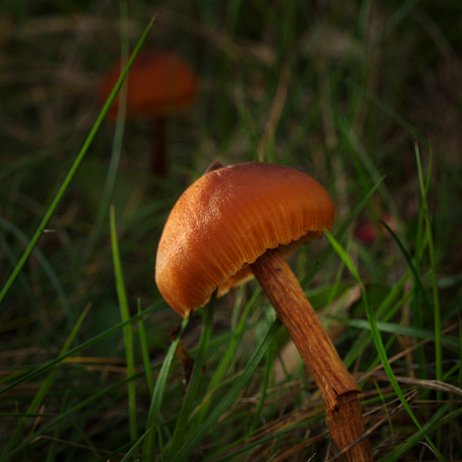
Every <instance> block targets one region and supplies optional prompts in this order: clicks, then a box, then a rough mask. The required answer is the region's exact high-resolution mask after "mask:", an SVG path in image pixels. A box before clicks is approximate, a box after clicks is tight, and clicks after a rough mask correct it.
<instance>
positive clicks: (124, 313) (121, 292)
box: [109, 206, 138, 441]
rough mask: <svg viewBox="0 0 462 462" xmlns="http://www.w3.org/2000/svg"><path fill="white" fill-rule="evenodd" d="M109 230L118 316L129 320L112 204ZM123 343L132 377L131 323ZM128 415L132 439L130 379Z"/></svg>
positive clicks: (134, 428)
mask: <svg viewBox="0 0 462 462" xmlns="http://www.w3.org/2000/svg"><path fill="white" fill-rule="evenodd" d="M109 219H110V230H111V246H112V257H113V263H114V276H115V282H116V289H117V298H118V300H119V308H120V317H121V319H122V321H129V320H130V310H129V308H128V300H127V292H126V290H125V282H124V276H123V271H122V264H121V261H120V253H119V244H118V240H117V230H116V218H115V210H114V206H111V208H110V211H109ZM122 332H123V336H124V344H125V358H126V361H127V375H128V376H129V377H132V376H134V375H135V353H134V348H133V327H132V324H131V323H129V322H127V324H126V325H125V326H124V327H123V328H122ZM128 415H129V427H130V437H131V439H132V441H134V440H135V439H136V438H137V433H138V431H137V418H136V383H135V382H134V381H131V382H129V383H128Z"/></svg>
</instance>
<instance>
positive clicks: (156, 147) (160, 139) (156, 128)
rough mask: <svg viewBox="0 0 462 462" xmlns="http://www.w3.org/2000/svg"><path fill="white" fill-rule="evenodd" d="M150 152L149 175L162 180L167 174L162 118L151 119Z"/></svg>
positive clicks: (165, 141)
mask: <svg viewBox="0 0 462 462" xmlns="http://www.w3.org/2000/svg"><path fill="white" fill-rule="evenodd" d="M152 127H153V134H152V140H153V141H152V152H151V173H152V174H153V175H155V176H158V177H161V178H164V177H166V176H167V172H168V162H167V140H166V136H167V135H166V130H167V127H166V120H165V117H164V116H157V117H153V119H152Z"/></svg>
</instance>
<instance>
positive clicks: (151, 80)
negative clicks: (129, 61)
mask: <svg viewBox="0 0 462 462" xmlns="http://www.w3.org/2000/svg"><path fill="white" fill-rule="evenodd" d="M120 72H121V63H120V62H118V63H117V64H116V65H115V66H114V67H113V68H112V70H111V71H110V72H109V73H108V75H107V76H106V78H105V79H104V81H103V84H102V86H101V96H102V98H103V99H106V98H107V97H108V95H109V93H110V92H111V91H112V88H113V87H114V85H115V83H116V82H117V79H118V78H119V76H120ZM197 80H198V79H197V77H196V75H195V74H194V72H193V71H192V69H191V67H190V66H189V65H188V63H186V61H185V60H184V59H183V58H181V57H180V56H177V55H175V54H173V53H169V52H166V51H142V52H140V54H139V55H138V56H137V58H136V60H135V62H134V63H133V66H132V68H131V69H130V72H129V74H128V87H127V115H128V116H130V117H151V116H159V115H166V114H172V113H178V112H182V111H184V110H186V109H188V108H189V107H190V106H191V105H192V103H193V102H194V99H195V97H196V94H197V87H198V82H197ZM117 104H118V103H117V99H116V100H115V101H114V104H113V105H112V107H111V109H110V112H109V115H110V116H111V117H114V116H115V115H116V114H117Z"/></svg>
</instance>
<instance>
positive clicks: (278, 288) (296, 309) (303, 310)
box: [251, 250, 372, 462]
mask: <svg viewBox="0 0 462 462" xmlns="http://www.w3.org/2000/svg"><path fill="white" fill-rule="evenodd" d="M251 268H252V271H253V273H254V275H255V277H256V278H257V280H258V281H259V283H260V285H261V286H262V287H263V290H264V291H265V293H266V295H267V296H268V298H269V299H270V301H271V303H272V304H273V306H274V308H275V310H276V312H277V314H278V316H279V318H280V319H281V321H282V322H283V323H284V325H285V326H286V328H287V330H288V331H289V334H290V336H291V338H292V339H293V341H294V343H295V345H296V346H297V348H298V350H299V352H300V354H301V356H302V359H303V361H304V363H305V364H306V366H307V368H308V369H309V371H310V372H311V374H312V375H313V378H314V380H315V382H316V384H317V385H318V387H319V389H320V391H321V394H322V397H323V400H324V402H325V405H326V414H327V425H328V427H329V431H330V434H331V437H332V440H333V442H334V444H335V445H336V446H337V448H338V449H339V450H343V449H345V453H344V455H345V458H346V460H348V461H355V462H363V461H372V455H371V450H370V447H369V443H368V441H367V439H365V438H364V437H363V435H364V432H365V430H364V420H363V416H362V413H361V406H360V402H359V397H358V393H359V388H358V386H357V384H356V382H355V381H354V380H353V378H352V376H351V375H350V373H349V372H348V370H347V368H346V367H345V365H344V364H343V362H342V360H341V359H340V357H339V355H338V353H337V351H336V350H335V347H334V345H333V344H332V342H331V340H330V339H329V337H328V336H327V334H326V332H325V331H324V329H323V328H322V326H321V323H320V321H319V319H318V317H317V315H316V313H315V311H314V310H313V307H312V306H311V304H310V302H309V301H308V299H307V298H306V297H305V294H304V292H303V289H302V288H301V287H300V284H299V283H298V281H297V279H296V277H295V275H294V274H293V272H292V271H291V269H290V267H289V265H288V264H287V262H286V261H285V259H284V257H283V256H282V255H281V253H280V252H279V251H278V250H269V251H267V252H266V253H265V254H263V255H262V256H261V257H260V258H258V259H257V261H256V262H255V263H253V264H252V265H251ZM360 438H362V439H361V441H358V440H359V439H360ZM356 442H357V443H356ZM350 445H351V447H350ZM342 452H343V451H342Z"/></svg>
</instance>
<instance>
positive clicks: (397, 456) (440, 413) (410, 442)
mask: <svg viewBox="0 0 462 462" xmlns="http://www.w3.org/2000/svg"><path fill="white" fill-rule="evenodd" d="M448 409H449V406H448V405H443V406H441V407H440V408H439V409H438V410H437V411H436V412H435V413H434V414H433V415H432V417H431V418H430V419H429V420H428V421H427V422H426V423H425V425H423V426H422V427H421V428H419V430H418V431H417V432H415V433H414V434H413V435H411V436H410V437H407V438H406V441H404V443H401V444H399V445H398V446H396V447H395V448H394V449H393V451H392V452H391V453H388V454H387V455H386V456H385V457H383V458H381V459H379V462H394V461H397V460H403V459H402V457H403V456H404V454H406V452H407V451H408V450H409V449H411V448H412V447H413V446H415V445H416V444H418V443H419V441H422V438H426V437H427V435H428V433H429V432H430V431H431V430H432V429H434V427H438V426H439V425H440V424H441V422H442V420H443V417H444V416H445V415H446V414H447V412H448ZM459 414H460V411H459ZM452 418H453V417H452ZM432 449H434V448H432ZM435 455H436V456H437V457H438V460H446V459H444V458H442V455H441V454H440V453H439V452H435Z"/></svg>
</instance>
